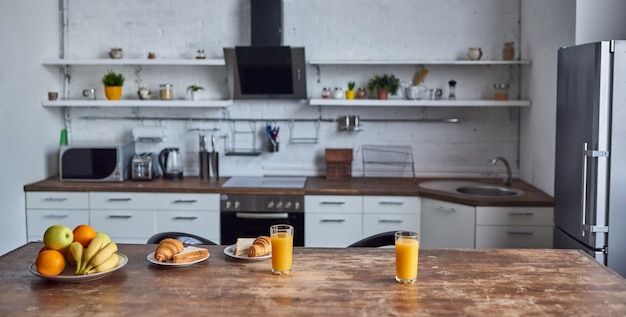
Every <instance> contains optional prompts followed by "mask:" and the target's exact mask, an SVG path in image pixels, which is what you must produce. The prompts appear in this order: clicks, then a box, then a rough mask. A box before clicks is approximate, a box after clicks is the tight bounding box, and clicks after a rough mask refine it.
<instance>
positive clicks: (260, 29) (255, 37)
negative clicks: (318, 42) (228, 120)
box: [224, 0, 307, 99]
mask: <svg viewBox="0 0 626 317" xmlns="http://www.w3.org/2000/svg"><path fill="white" fill-rule="evenodd" d="M250 26H251V30H250V38H251V41H250V42H251V45H250V46H236V47H234V48H224V59H225V61H226V66H227V72H228V82H229V86H230V87H229V88H230V89H231V94H232V96H233V98H234V99H306V98H307V96H306V63H305V56H304V47H290V46H283V45H282V29H283V27H282V0H250Z"/></svg>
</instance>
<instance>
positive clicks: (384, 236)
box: [348, 231, 396, 248]
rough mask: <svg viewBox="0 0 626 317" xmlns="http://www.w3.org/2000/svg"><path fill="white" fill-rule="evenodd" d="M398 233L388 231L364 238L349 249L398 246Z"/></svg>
mask: <svg viewBox="0 0 626 317" xmlns="http://www.w3.org/2000/svg"><path fill="white" fill-rule="evenodd" d="M395 234H396V231H387V232H383V233H379V234H375V235H373V236H369V237H367V238H363V239H361V240H359V241H357V242H355V243H353V244H351V245H349V246H348V248H378V247H384V246H390V245H395V244H396V237H395Z"/></svg>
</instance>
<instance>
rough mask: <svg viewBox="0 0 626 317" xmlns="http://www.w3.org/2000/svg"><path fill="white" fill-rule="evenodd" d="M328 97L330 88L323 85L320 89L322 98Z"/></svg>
mask: <svg viewBox="0 0 626 317" xmlns="http://www.w3.org/2000/svg"><path fill="white" fill-rule="evenodd" d="M328 98H330V89H328V88H326V87H324V89H322V99H328Z"/></svg>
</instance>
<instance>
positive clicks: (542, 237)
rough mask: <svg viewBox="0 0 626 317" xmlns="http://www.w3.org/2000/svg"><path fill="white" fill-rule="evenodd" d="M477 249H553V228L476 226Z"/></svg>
mask: <svg viewBox="0 0 626 317" xmlns="http://www.w3.org/2000/svg"><path fill="white" fill-rule="evenodd" d="M476 248H477V249H496V248H531V249H533V248H537V249H542V248H548V249H549V248H552V226H476Z"/></svg>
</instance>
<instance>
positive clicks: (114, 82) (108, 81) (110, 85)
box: [102, 70, 126, 100]
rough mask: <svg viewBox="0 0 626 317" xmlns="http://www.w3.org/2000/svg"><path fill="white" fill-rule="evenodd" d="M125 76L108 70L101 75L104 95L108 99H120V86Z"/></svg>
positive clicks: (122, 84)
mask: <svg viewBox="0 0 626 317" xmlns="http://www.w3.org/2000/svg"><path fill="white" fill-rule="evenodd" d="M124 80H126V78H125V77H124V75H122V74H121V73H116V72H114V71H113V70H109V71H108V72H107V73H106V74H104V76H103V77H102V84H103V85H104V95H105V96H106V98H107V99H108V100H120V99H121V98H122V86H124Z"/></svg>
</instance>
